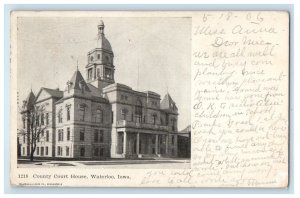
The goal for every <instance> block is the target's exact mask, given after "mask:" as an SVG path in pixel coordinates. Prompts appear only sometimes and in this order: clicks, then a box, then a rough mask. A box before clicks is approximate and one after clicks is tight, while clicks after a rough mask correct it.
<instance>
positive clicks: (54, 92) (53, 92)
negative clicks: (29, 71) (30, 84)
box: [42, 87, 63, 98]
mask: <svg viewBox="0 0 300 198" xmlns="http://www.w3.org/2000/svg"><path fill="white" fill-rule="evenodd" d="M42 89H44V90H45V91H46V92H47V93H48V94H50V95H51V96H52V97H56V98H61V97H63V92H62V91H60V90H57V89H49V88H45V87H42Z"/></svg>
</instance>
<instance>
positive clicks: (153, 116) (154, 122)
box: [152, 113, 157, 124]
mask: <svg viewBox="0 0 300 198" xmlns="http://www.w3.org/2000/svg"><path fill="white" fill-rule="evenodd" d="M156 117H157V114H156V113H154V114H152V120H153V124H156Z"/></svg>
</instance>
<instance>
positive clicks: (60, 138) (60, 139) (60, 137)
mask: <svg viewBox="0 0 300 198" xmlns="http://www.w3.org/2000/svg"><path fill="white" fill-rule="evenodd" d="M58 141H64V130H63V129H58Z"/></svg>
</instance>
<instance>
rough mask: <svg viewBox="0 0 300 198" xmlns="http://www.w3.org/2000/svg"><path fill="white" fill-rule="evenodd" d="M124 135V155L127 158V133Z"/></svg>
mask: <svg viewBox="0 0 300 198" xmlns="http://www.w3.org/2000/svg"><path fill="white" fill-rule="evenodd" d="M123 133H124V135H123V155H124V157H125V155H126V144H127V137H126V132H125V131H124V132H123Z"/></svg>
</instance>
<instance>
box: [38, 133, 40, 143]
mask: <svg viewBox="0 0 300 198" xmlns="http://www.w3.org/2000/svg"><path fill="white" fill-rule="evenodd" d="M37 142H40V134H38V136H37Z"/></svg>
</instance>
